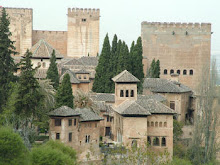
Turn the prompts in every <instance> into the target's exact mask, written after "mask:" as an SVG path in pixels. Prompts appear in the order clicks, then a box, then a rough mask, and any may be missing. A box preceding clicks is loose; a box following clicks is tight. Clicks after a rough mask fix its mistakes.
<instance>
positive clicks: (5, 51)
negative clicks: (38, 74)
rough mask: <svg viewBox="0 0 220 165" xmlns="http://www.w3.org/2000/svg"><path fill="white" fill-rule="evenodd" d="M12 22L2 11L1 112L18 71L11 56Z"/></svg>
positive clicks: (13, 53) (0, 40) (13, 52)
mask: <svg viewBox="0 0 220 165" xmlns="http://www.w3.org/2000/svg"><path fill="white" fill-rule="evenodd" d="M9 25H10V21H9V18H8V15H7V13H6V11H5V8H3V9H2V13H1V17H0V112H2V108H3V106H5V104H6V102H7V99H8V96H9V95H8V93H9V91H10V82H11V81H14V80H15V76H14V75H13V73H14V72H15V71H16V65H15V63H14V59H13V58H12V57H11V55H15V54H16V51H15V47H14V46H13V43H14V42H13V41H11V39H10V37H11V35H12V34H11V32H10V31H9Z"/></svg>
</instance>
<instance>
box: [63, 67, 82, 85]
mask: <svg viewBox="0 0 220 165" xmlns="http://www.w3.org/2000/svg"><path fill="white" fill-rule="evenodd" d="M65 74H69V76H70V82H71V84H79V83H80V81H79V80H78V79H77V78H76V75H75V74H74V73H73V72H71V71H70V70H66V71H65V72H64V73H63V74H62V76H61V77H60V82H62V81H63V78H64V76H65Z"/></svg>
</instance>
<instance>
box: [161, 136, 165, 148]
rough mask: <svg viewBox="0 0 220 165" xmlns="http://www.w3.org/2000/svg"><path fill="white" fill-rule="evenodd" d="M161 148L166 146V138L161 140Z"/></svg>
mask: <svg viewBox="0 0 220 165" xmlns="http://www.w3.org/2000/svg"><path fill="white" fill-rule="evenodd" d="M161 146H166V138H165V137H163V138H162V141H161Z"/></svg>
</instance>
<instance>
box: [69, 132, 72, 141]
mask: <svg viewBox="0 0 220 165" xmlns="http://www.w3.org/2000/svg"><path fill="white" fill-rule="evenodd" d="M71 141H72V132H71V133H69V142H71Z"/></svg>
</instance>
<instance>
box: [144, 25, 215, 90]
mask: <svg viewBox="0 0 220 165" xmlns="http://www.w3.org/2000/svg"><path fill="white" fill-rule="evenodd" d="M141 27H142V32H141V36H142V42H143V56H144V59H145V61H144V60H143V63H144V65H145V66H146V65H147V66H150V64H151V62H152V60H153V59H154V58H155V60H158V59H159V60H160V67H161V75H160V77H161V78H166V79H170V77H171V74H172V73H178V74H179V81H180V82H181V83H183V84H185V85H187V86H189V87H191V88H192V89H194V90H195V89H196V88H197V86H198V83H199V82H200V77H201V75H202V69H203V67H204V65H210V54H211V24H209V23H202V24H199V23H194V24H193V23H188V24H187V23H158V22H153V23H152V22H142V26H141ZM146 59H147V60H146ZM146 61H147V62H146ZM145 72H146V69H145Z"/></svg>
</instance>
